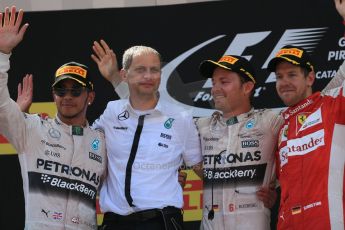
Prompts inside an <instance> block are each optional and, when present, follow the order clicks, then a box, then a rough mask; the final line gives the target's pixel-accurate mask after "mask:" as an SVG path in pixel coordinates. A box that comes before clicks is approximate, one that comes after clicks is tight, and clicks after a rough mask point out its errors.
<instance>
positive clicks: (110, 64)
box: [91, 40, 122, 87]
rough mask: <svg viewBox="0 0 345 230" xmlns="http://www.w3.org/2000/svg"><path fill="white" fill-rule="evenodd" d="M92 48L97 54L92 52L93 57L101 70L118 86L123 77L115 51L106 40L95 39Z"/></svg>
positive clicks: (103, 74) (106, 77) (105, 76)
mask: <svg viewBox="0 0 345 230" xmlns="http://www.w3.org/2000/svg"><path fill="white" fill-rule="evenodd" d="M92 49H93V51H94V53H95V54H92V55H91V58H92V59H93V60H94V61H95V62H96V63H97V66H98V69H99V72H100V73H101V74H102V76H103V77H104V78H105V79H106V80H108V81H109V82H111V83H112V84H113V86H114V87H116V86H117V85H118V84H119V83H120V82H121V80H122V79H121V77H120V74H119V70H118V65H117V60H116V55H115V53H114V51H113V50H112V49H110V48H109V46H108V45H107V43H106V42H105V41H104V40H100V42H97V41H95V42H94V43H93V46H92Z"/></svg>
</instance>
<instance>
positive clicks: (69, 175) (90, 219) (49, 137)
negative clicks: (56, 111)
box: [0, 53, 107, 230]
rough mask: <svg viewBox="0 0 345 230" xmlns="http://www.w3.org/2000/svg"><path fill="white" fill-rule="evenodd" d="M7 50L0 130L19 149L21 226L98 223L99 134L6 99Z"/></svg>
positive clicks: (0, 84) (1, 63) (0, 68)
mask: <svg viewBox="0 0 345 230" xmlns="http://www.w3.org/2000/svg"><path fill="white" fill-rule="evenodd" d="M8 69H9V55H5V54H1V53H0V133H1V134H3V135H4V136H5V137H6V138H7V139H8V140H9V141H10V143H11V144H12V145H13V146H14V147H15V148H16V150H17V152H18V154H19V161H20V166H21V173H22V178H23V189H24V195H25V229H30V230H31V229H35V230H40V229H49V230H57V229H59V230H63V229H66V230H76V229H82V230H89V229H97V223H96V196H97V190H98V187H99V186H100V184H101V179H102V177H103V176H104V175H105V172H106V164H107V158H106V150H105V141H104V134H103V133H101V132H100V131H97V130H92V129H90V127H89V126H88V125H87V126H86V127H84V128H82V127H75V126H74V127H72V126H68V125H66V124H63V123H62V122H61V121H60V120H59V119H57V118H55V119H43V118H41V117H39V116H38V115H29V114H23V113H22V112H21V111H20V109H19V107H18V105H17V104H16V103H15V102H14V101H13V100H12V99H10V96H9V92H8V88H7V80H8V75H7V71H8Z"/></svg>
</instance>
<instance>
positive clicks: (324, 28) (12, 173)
mask: <svg viewBox="0 0 345 230" xmlns="http://www.w3.org/2000/svg"><path fill="white" fill-rule="evenodd" d="M24 22H28V23H29V24H30V26H29V28H28V31H27V33H26V35H25V38H24V41H23V42H22V43H21V44H20V45H19V46H18V47H17V48H16V49H15V51H14V53H13V55H12V57H11V70H10V71H9V74H10V77H9V83H8V85H9V89H10V93H11V96H12V98H16V95H17V94H16V90H17V84H18V83H19V82H20V81H21V79H22V77H23V76H24V75H25V74H26V73H33V74H34V104H33V106H32V109H31V112H45V113H48V114H49V115H51V116H54V115H55V112H56V110H55V107H54V105H53V103H52V97H51V87H50V86H51V83H52V80H53V75H54V72H55V70H56V69H57V68H58V67H59V66H60V65H62V64H64V63H66V62H69V61H77V62H81V63H84V64H86V65H88V66H89V67H90V69H91V71H90V72H91V74H92V77H93V80H94V82H95V89H96V100H95V103H93V105H92V106H91V107H90V108H89V113H88V118H89V121H90V122H91V123H92V122H93V121H94V120H95V119H96V118H97V117H98V116H99V115H100V114H101V113H102V111H103V110H104V108H105V106H106V104H107V102H108V101H110V100H115V99H118V96H117V95H116V94H115V92H114V90H113V88H112V86H111V85H110V84H109V83H108V82H107V81H106V80H104V79H103V78H102V77H101V76H100V74H99V72H98V70H97V66H96V64H95V63H93V61H92V60H91V58H90V55H91V53H92V49H91V47H92V43H93V41H95V40H99V39H105V40H106V41H107V43H108V44H109V45H110V46H111V47H112V49H113V50H114V51H115V53H116V54H117V58H118V62H119V64H120V63H121V57H122V54H123V52H124V50H125V49H127V48H128V47H130V46H133V45H147V46H151V47H154V48H155V49H157V50H158V51H159V52H160V53H161V54H162V57H163V61H164V67H163V74H162V84H161V87H160V91H161V95H162V97H165V99H167V100H170V101H171V102H174V103H178V104H180V105H181V106H184V107H185V108H186V109H193V114H194V116H207V115H210V114H211V113H212V112H213V104H212V97H211V95H210V88H211V81H210V79H209V80H205V79H202V78H201V76H200V75H199V73H198V66H199V63H200V62H201V61H202V60H204V59H218V58H219V57H220V56H222V55H224V54H234V55H242V56H245V57H246V58H248V59H250V61H251V62H252V63H253V64H254V66H255V68H256V79H257V82H258V83H257V85H256V88H255V94H254V101H253V103H254V106H255V108H257V109H259V108H265V107H266V108H281V107H282V106H283V105H282V102H281V101H280V100H279V98H278V96H277V94H276V92H275V77H274V75H273V74H270V73H268V72H267V71H266V70H265V68H266V67H267V63H268V61H269V60H270V59H271V58H272V57H273V56H274V55H275V53H276V52H277V50H278V49H279V48H281V47H282V46H284V45H286V44H294V45H300V46H303V47H304V48H306V49H307V50H308V52H310V54H311V56H312V58H313V60H314V64H315V69H316V77H317V80H316V83H315V88H314V90H320V89H322V88H323V87H324V86H325V85H326V84H327V83H328V82H329V80H330V79H331V78H332V77H333V76H334V75H335V72H336V70H337V68H338V66H339V65H340V64H341V63H342V61H343V60H344V59H345V49H344V46H345V40H344V38H343V34H344V28H343V25H342V19H341V17H340V16H339V15H338V13H337V12H336V10H335V7H334V3H333V1H325V0H290V1H281V0H261V1H241V0H231V1H218V2H205V3H195V4H186V5H170V6H158V7H157V6H156V7H136V8H112V9H109V8H108V9H93V10H68V11H49V12H28V13H26V14H25V17H24ZM120 65H121V64H120ZM120 67H121V66H120ZM187 172H188V181H187V185H186V188H185V190H184V201H185V207H184V210H185V211H184V219H185V221H186V228H187V229H197V228H198V225H199V221H200V219H201V207H202V183H201V181H200V180H198V179H197V177H196V175H194V174H193V173H192V172H191V171H190V170H187ZM0 178H1V179H0V182H1V189H0V203H1V207H0V212H1V213H0V214H1V215H0V229H23V225H24V200H23V191H22V181H21V175H20V168H19V163H18V158H17V155H16V151H15V150H14V149H13V148H12V146H11V145H10V144H9V143H8V142H7V140H6V139H5V138H3V137H1V136H0ZM98 212H99V216H98V217H99V221H101V219H102V215H101V213H100V211H99V210H98ZM273 214H276V213H275V212H273Z"/></svg>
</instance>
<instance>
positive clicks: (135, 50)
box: [122, 46, 161, 70]
mask: <svg viewBox="0 0 345 230" xmlns="http://www.w3.org/2000/svg"><path fill="white" fill-rule="evenodd" d="M142 54H155V55H157V57H158V58H159V61H160V62H161V55H160V54H159V53H158V51H157V50H155V49H153V48H151V47H148V46H132V47H130V48H128V49H127V50H126V51H125V53H124V54H123V57H122V68H123V69H125V70H128V69H129V67H130V66H131V64H132V61H133V57H135V56H139V55H142Z"/></svg>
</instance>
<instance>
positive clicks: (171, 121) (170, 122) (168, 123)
mask: <svg viewBox="0 0 345 230" xmlns="http://www.w3.org/2000/svg"><path fill="white" fill-rule="evenodd" d="M174 120H175V119H174V118H169V119H168V120H166V121H165V123H164V127H165V128H166V129H170V128H171V127H172V123H173V121H174Z"/></svg>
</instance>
